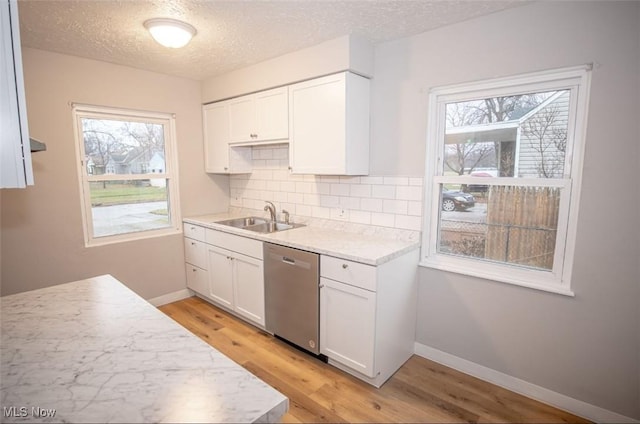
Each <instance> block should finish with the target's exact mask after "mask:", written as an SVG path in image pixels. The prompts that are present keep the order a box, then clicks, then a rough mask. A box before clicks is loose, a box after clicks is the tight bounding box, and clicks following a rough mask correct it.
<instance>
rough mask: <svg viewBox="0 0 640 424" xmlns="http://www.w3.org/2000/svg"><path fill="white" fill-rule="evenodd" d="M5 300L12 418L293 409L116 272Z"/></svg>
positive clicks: (204, 418)
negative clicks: (130, 285)
mask: <svg viewBox="0 0 640 424" xmlns="http://www.w3.org/2000/svg"><path fill="white" fill-rule="evenodd" d="M0 301H1V303H0V305H1V318H2V321H1V333H2V336H1V344H0V355H1V363H0V368H1V382H0V394H1V397H0V401H1V405H0V406H1V407H2V410H3V412H2V414H3V415H2V419H1V420H0V421H2V422H128V423H138V422H274V421H279V420H280V419H281V417H282V416H283V415H284V414H285V413H286V411H287V409H288V399H287V398H286V397H285V396H284V395H282V394H281V393H279V392H278V391H276V390H275V389H273V388H272V387H270V386H268V385H267V384H266V383H264V382H263V381H262V380H260V379H258V378H257V377H255V376H254V375H252V374H251V373H249V372H248V371H247V370H245V369H244V368H242V367H241V366H239V365H238V364H236V363H235V362H233V361H231V359H229V358H227V357H226V356H224V355H223V354H222V353H220V352H218V351H217V350H215V349H214V348H212V347H211V346H209V345H208V344H206V343H205V342H204V341H202V340H200V339H199V338H198V337H196V336H194V335H193V334H192V333H190V332H189V331H188V330H186V329H185V328H183V327H182V326H180V325H179V324H178V323H176V322H175V321H173V320H172V319H171V318H169V317H167V316H166V315H164V314H163V313H162V312H160V311H158V310H157V309H156V308H155V307H153V306H152V305H151V304H149V303H147V302H146V301H145V300H144V299H142V298H141V297H139V296H138V295H136V294H135V293H134V292H132V291H131V290H130V289H128V288H127V287H126V286H124V285H123V284H122V283H120V282H119V281H118V280H116V279H115V278H113V277H111V276H109V275H105V276H100V277H95V278H90V279H87V280H82V281H76V282H73V283H67V284H62V285H58V286H53V287H48V288H45V289H40V290H34V291H30V292H24V293H19V294H15V295H10V296H5V297H2V298H0Z"/></svg>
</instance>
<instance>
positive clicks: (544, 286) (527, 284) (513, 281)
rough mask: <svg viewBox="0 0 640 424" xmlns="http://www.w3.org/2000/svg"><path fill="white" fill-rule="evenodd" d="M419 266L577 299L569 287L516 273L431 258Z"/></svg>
mask: <svg viewBox="0 0 640 424" xmlns="http://www.w3.org/2000/svg"><path fill="white" fill-rule="evenodd" d="M419 266H421V267H424V268H431V269H437V270H440V271H446V272H452V273H456V274H462V275H468V276H470V277H476V278H481V279H484V280H489V281H495V282H499V283H506V284H510V285H513V286H519V287H524V288H528V289H534V290H540V291H545V292H548V293H555V294H560V295H563V296H569V297H575V293H574V292H573V291H572V290H570V289H569V288H568V287H563V286H560V285H559V284H558V283H544V282H540V281H533V280H530V279H525V278H522V277H519V276H514V275H513V274H514V273H510V275H508V276H505V275H504V274H502V273H497V272H495V271H493V272H492V271H488V270H478V269H477V266H476V267H474V268H473V269H472V268H470V267H464V266H458V265H455V266H453V265H452V264H450V263H442V262H440V261H438V260H437V259H430V258H426V259H423V260H421V261H420V263H419ZM516 274H517V273H516ZM525 274H526V272H525ZM538 280H539V278H538Z"/></svg>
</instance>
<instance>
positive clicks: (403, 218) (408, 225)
mask: <svg viewBox="0 0 640 424" xmlns="http://www.w3.org/2000/svg"><path fill="white" fill-rule="evenodd" d="M420 225H421V219H420V217H418V216H408V215H396V222H395V227H396V228H402V229H405V230H413V231H420Z"/></svg>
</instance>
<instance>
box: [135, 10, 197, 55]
mask: <svg viewBox="0 0 640 424" xmlns="http://www.w3.org/2000/svg"><path fill="white" fill-rule="evenodd" d="M144 27H145V28H146V29H148V30H149V32H150V33H151V36H152V37H153V38H154V39H155V40H156V41H157V42H158V43H160V44H162V45H163V46H165V47H171V48H174V49H179V48H180V47H184V46H186V45H187V43H188V42H189V41H190V40H191V37H193V36H194V35H196V29H195V28H194V27H192V26H191V25H189V24H187V23H184V22H181V21H178V20H175V19H170V18H154V19H149V20H147V21H145V22H144Z"/></svg>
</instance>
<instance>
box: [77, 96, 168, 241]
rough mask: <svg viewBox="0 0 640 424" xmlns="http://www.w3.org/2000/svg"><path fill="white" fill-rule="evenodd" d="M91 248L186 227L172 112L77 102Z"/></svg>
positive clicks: (79, 151) (86, 225)
mask: <svg viewBox="0 0 640 424" xmlns="http://www.w3.org/2000/svg"><path fill="white" fill-rule="evenodd" d="M73 117H74V126H75V134H76V147H77V149H76V151H77V155H78V163H79V168H78V174H79V177H80V189H81V193H82V212H83V221H84V232H85V243H86V245H87V246H92V245H101V244H106V243H113V242H117V241H124V240H132V239H138V238H145V237H153V236H158V235H166V234H173V233H176V232H179V231H180V225H179V222H180V217H179V212H178V206H179V201H178V183H177V158H176V149H175V122H174V121H175V120H174V118H173V116H172V115H170V114H163V113H153V112H138V111H131V110H123V109H113V108H106V107H94V106H82V105H74V107H73Z"/></svg>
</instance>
